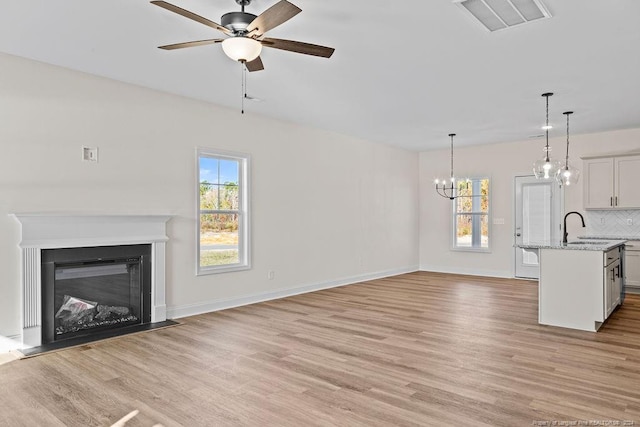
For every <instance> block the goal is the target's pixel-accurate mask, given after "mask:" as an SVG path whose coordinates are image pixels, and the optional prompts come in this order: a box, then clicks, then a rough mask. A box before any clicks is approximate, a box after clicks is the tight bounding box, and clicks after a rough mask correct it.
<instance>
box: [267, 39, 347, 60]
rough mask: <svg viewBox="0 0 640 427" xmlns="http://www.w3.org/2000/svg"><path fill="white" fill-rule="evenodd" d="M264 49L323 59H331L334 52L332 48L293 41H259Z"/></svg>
mask: <svg viewBox="0 0 640 427" xmlns="http://www.w3.org/2000/svg"><path fill="white" fill-rule="evenodd" d="M260 43H262V45H263V46H265V47H272V48H274V49H282V50H288V51H290V52H296V53H303V54H305V55H314V56H321V57H323V58H331V55H333V52H334V51H335V49H334V48H332V47H326V46H319V45H317V44H311V43H303V42H296V41H293V40H283V39H273V38H269V37H267V38H265V39H262V40H260Z"/></svg>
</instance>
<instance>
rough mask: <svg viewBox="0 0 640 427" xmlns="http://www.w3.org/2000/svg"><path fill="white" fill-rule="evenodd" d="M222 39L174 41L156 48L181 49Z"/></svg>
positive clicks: (218, 41)
mask: <svg viewBox="0 0 640 427" xmlns="http://www.w3.org/2000/svg"><path fill="white" fill-rule="evenodd" d="M223 40H224V39H210V40H197V41H193V42H185V43H175V44H168V45H164V46H158V49H164V50H174V49H183V48H185V47H194V46H203V45H207V44H215V43H220V42H221V41H223Z"/></svg>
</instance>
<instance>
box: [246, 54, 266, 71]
mask: <svg viewBox="0 0 640 427" xmlns="http://www.w3.org/2000/svg"><path fill="white" fill-rule="evenodd" d="M244 65H245V67H247V70H249V71H260V70H264V65H263V64H262V59H260V57H259V56H258V57H257V58H256V59H254V60H253V61H251V62H245V63H244Z"/></svg>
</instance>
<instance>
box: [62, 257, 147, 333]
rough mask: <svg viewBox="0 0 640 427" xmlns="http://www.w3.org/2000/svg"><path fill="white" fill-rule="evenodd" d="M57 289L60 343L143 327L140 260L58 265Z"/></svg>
mask: <svg viewBox="0 0 640 427" xmlns="http://www.w3.org/2000/svg"><path fill="white" fill-rule="evenodd" d="M54 287H55V291H54V312H55V314H54V319H55V320H54V323H55V335H56V339H59V337H60V336H67V337H68V336H70V335H69V334H75V333H77V332H79V331H80V332H81V331H84V330H87V329H94V328H109V327H113V326H124V325H131V324H136V323H140V306H141V304H140V300H141V270H140V259H136V258H133V259H126V260H112V261H110V262H101V261H97V262H95V263H87V264H84V263H82V264H77V265H74V264H68V265H65V264H62V265H56V269H55V285H54Z"/></svg>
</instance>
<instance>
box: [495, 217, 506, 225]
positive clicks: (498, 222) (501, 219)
mask: <svg viewBox="0 0 640 427" xmlns="http://www.w3.org/2000/svg"><path fill="white" fill-rule="evenodd" d="M493 225H504V218H493Z"/></svg>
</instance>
